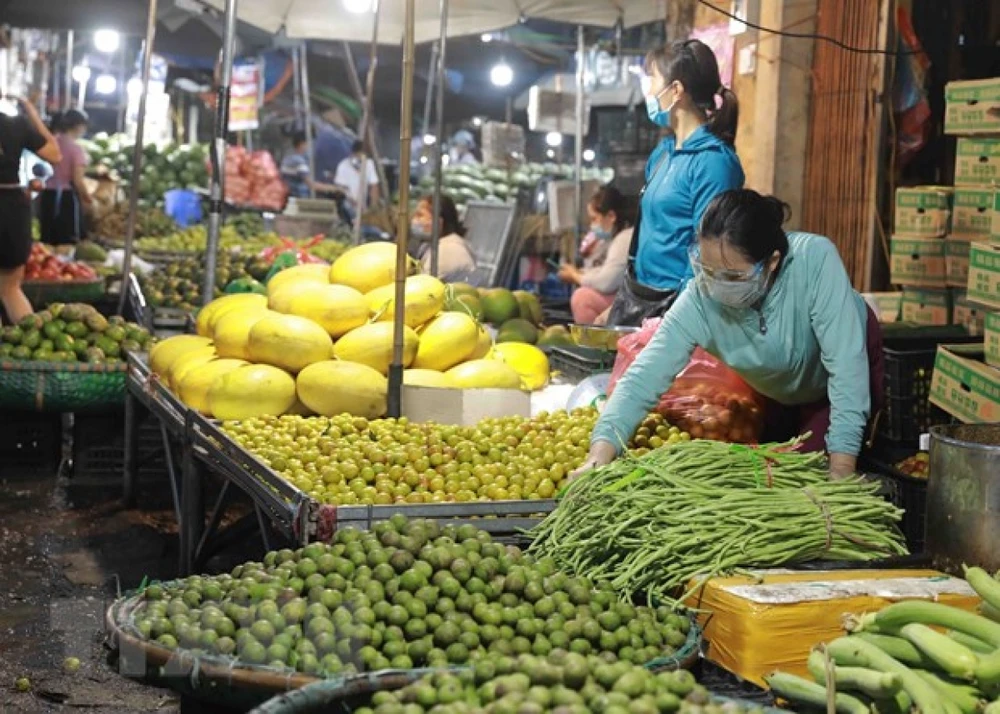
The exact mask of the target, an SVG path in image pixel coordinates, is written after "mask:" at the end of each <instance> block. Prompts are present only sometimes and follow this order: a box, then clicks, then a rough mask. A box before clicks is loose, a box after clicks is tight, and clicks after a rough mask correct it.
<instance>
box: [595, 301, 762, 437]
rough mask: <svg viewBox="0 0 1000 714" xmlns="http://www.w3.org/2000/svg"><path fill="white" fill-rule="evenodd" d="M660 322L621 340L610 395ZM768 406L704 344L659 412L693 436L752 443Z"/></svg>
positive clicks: (651, 322)
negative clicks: (707, 349) (704, 348)
mask: <svg viewBox="0 0 1000 714" xmlns="http://www.w3.org/2000/svg"><path fill="white" fill-rule="evenodd" d="M659 326H660V320H659V319H653V320H646V321H645V322H643V323H642V328H640V329H639V331H638V332H634V333H632V334H631V335H626V336H625V337H623V338H621V339H620V340H618V357H617V358H616V359H615V366H614V369H612V371H611V379H610V381H609V383H608V396H610V395H611V393H612V391H613V390H614V387H615V385H616V384H617V382H618V380H619V379H620V378H621V376H622V375H623V374H625V370H626V369H628V367H629V365H631V364H632V362H634V361H635V358H636V357H638V356H639V353H640V352H642V350H643V349H644V348H645V347H646V345H647V344H648V343H649V341H650V340H651V339H652V338H653V335H654V334H656V330H657V328H659ZM763 406H764V400H763V399H762V398H761V396H760V395H758V394H757V393H756V392H755V391H754V390H753V388H752V387H751V386H750V385H749V384H747V383H746V382H745V381H744V380H743V378H742V377H740V376H739V375H738V374H737V373H736V372H734V371H733V370H732V369H730V368H729V367H727V366H726V365H725V364H723V363H722V362H720V361H719V360H718V359H716V358H715V357H713V356H712V355H710V354H709V353H708V352H705V351H704V350H703V349H701V348H700V347H698V348H695V351H694V352H693V353H692V355H691V360H690V361H689V362H688V365H687V366H686V367H685V368H684V369H683V370H681V372H680V374H678V375H677V377H676V379H674V383H673V384H672V385H671V387H670V389H669V390H668V391H667V393H666V394H664V395H663V396H661V397H660V403H659V404H658V405H657V407H656V411H657V412H659V413H660V414H662V415H663V416H664V417H665V418H666V420H667V421H668V422H670V423H671V424H673V425H675V426H677V427H678V428H680V429H683V430H684V431H686V432H688V433H689V434H690V435H691V437H692V438H695V439H715V440H717V441H730V442H735V443H741V444H750V443H754V442H756V441H757V440H758V439H759V438H760V435H761V431H762V429H763V428H764V410H763Z"/></svg>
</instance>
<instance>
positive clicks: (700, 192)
mask: <svg viewBox="0 0 1000 714" xmlns="http://www.w3.org/2000/svg"><path fill="white" fill-rule="evenodd" d="M743 180H744V176H743V167H742V166H740V160H739V159H738V158H736V154H734V153H732V152H730V151H703V152H701V153H700V154H699V155H698V156H697V160H696V161H694V162H692V164H691V184H690V185H691V208H692V214H691V215H692V216H693V217H694V230H695V233H696V234H697V232H698V226H699V225H700V224H701V217H702V216H703V215H704V214H705V209H706V208H708V204H709V203H711V202H712V199H713V198H715V197H716V196H718V195H719V194H720V193H722V192H723V191H729V190H730V189H734V188H742V187H743Z"/></svg>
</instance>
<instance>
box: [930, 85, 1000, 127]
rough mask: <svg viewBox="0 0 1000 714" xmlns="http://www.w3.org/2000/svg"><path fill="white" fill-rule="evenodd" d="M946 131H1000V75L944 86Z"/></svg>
mask: <svg viewBox="0 0 1000 714" xmlns="http://www.w3.org/2000/svg"><path fill="white" fill-rule="evenodd" d="M944 98H945V102H946V104H945V113H944V133H945V134H1000V77H992V78H990V79H973V80H964V81H960V82H948V84H946V85H945V86H944Z"/></svg>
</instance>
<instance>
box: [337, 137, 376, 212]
mask: <svg viewBox="0 0 1000 714" xmlns="http://www.w3.org/2000/svg"><path fill="white" fill-rule="evenodd" d="M362 161H364V164H365V166H364V185H365V187H366V189H367V192H368V193H367V195H366V196H365V201H367V203H366V204H365V205H367V206H374V205H375V204H376V203H378V202H379V198H380V194H379V182H378V172H377V171H376V170H375V162H374V161H372V160H371V159H370V158H366V157H365V145H364V143H363V142H361V141H355V142H354V143H353V144H352V145H351V155H350V156H348V157H347V158H345V159H344V160H343V161H341V162H340V164H339V165H338V166H337V173H336V175H335V176H334V177H333V183H334V184H336V185H337V186H339V187H340V189H341V190H342V191H343V192H344V205H345V208H346V209H347V212H348V214H349V215H350V217H351V220H352V221H353V220H354V218H355V217H356V216H357V215H358V192H359V191H360V190H361V182H362V178H361V177H362V168H361V162H362Z"/></svg>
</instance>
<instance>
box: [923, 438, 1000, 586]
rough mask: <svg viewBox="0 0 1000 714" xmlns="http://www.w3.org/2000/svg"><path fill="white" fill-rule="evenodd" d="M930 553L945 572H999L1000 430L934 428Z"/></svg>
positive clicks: (929, 490) (929, 500) (929, 496)
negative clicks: (964, 567)
mask: <svg viewBox="0 0 1000 714" xmlns="http://www.w3.org/2000/svg"><path fill="white" fill-rule="evenodd" d="M927 552H928V553H929V554H930V555H931V557H932V558H933V561H934V565H935V567H937V568H939V569H941V570H944V571H946V572H951V573H956V574H961V569H962V565H963V564H965V565H979V566H982V567H984V568H986V569H987V570H990V571H994V570H998V569H1000V424H960V425H949V426H935V427H931V462H930V482H929V483H928V486H927Z"/></svg>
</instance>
